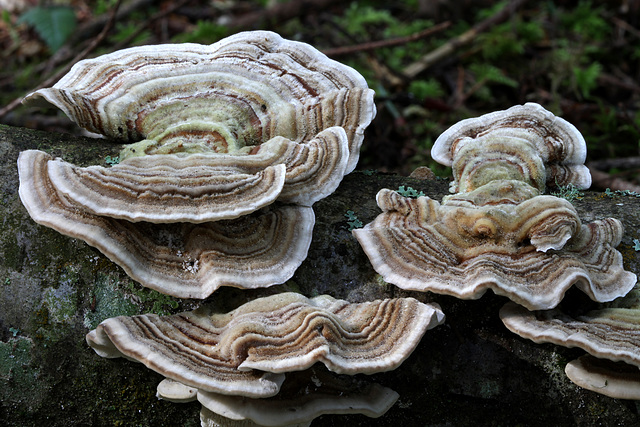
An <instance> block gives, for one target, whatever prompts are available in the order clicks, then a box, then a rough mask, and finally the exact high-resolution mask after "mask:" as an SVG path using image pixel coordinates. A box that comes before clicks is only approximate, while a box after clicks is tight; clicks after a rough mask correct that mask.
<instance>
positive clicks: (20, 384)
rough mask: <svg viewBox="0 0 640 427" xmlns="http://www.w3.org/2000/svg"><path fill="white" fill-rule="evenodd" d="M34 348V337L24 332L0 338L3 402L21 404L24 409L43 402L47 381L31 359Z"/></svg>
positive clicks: (8, 406) (8, 404) (0, 376)
mask: <svg viewBox="0 0 640 427" xmlns="http://www.w3.org/2000/svg"><path fill="white" fill-rule="evenodd" d="M33 348H34V344H33V341H31V340H30V339H29V338H25V337H21V336H16V337H11V338H9V340H8V341H7V342H0V402H1V405H0V406H3V407H5V408H13V407H14V406H15V405H18V406H17V407H19V408H22V409H23V410H25V409H27V408H29V410H31V409H33V408H35V407H38V406H40V404H41V399H42V396H44V393H43V390H46V388H47V387H48V384H47V382H46V381H43V378H42V375H41V373H40V369H39V368H38V367H35V366H34V364H33V363H32V362H33V360H32V359H33V357H32V350H33ZM9 410H12V409H9Z"/></svg>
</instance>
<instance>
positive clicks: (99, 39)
mask: <svg viewBox="0 0 640 427" xmlns="http://www.w3.org/2000/svg"><path fill="white" fill-rule="evenodd" d="M120 3H122V0H118V3H116V5H115V6H114V8H113V10H112V11H111V15H110V17H109V20H108V21H107V23H106V24H105V26H104V28H103V29H102V31H101V32H100V34H98V35H97V36H96V37H95V38H94V39H93V41H92V42H91V43H90V44H89V46H87V47H86V48H85V49H84V50H83V51H82V52H80V53H79V54H77V55H76V56H75V58H73V59H72V60H71V61H70V62H69V63H68V64H67V65H66V66H64V67H63V68H61V69H60V70H59V71H58V72H57V73H55V74H54V75H52V76H50V77H49V78H48V79H46V80H44V81H43V82H41V83H40V84H39V85H38V86H37V87H35V88H34V89H32V90H31V91H30V92H33V91H35V90H38V89H40V88H43V87H45V86H51V85H52V84H53V83H54V82H56V81H57V80H59V79H60V78H61V77H62V76H63V75H64V74H66V73H67V72H69V70H70V69H71V67H72V66H73V64H75V63H76V62H78V61H80V60H81V59H84V58H85V57H86V56H87V55H88V54H89V53H90V52H91V51H93V50H94V49H95V48H96V47H98V45H99V44H100V43H101V42H102V41H103V40H104V39H105V37H106V36H107V34H108V33H109V30H111V28H112V27H113V23H114V21H115V17H116V14H117V13H118V8H119V7H120ZM21 101H22V98H16V99H14V100H13V101H11V102H10V103H9V104H7V106H5V107H4V108H2V109H0V118H1V117H3V116H4V115H6V114H7V113H9V112H10V111H13V110H14V109H16V108H17V107H18V106H19V105H20V102H21Z"/></svg>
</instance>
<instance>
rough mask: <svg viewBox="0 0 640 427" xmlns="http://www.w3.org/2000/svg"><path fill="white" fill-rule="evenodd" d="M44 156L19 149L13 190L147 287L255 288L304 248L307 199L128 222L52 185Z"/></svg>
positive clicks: (289, 268) (37, 215)
mask: <svg viewBox="0 0 640 427" xmlns="http://www.w3.org/2000/svg"><path fill="white" fill-rule="evenodd" d="M55 162H56V161H54V160H52V159H51V157H50V156H48V155H47V154H45V153H42V152H40V151H35V150H30V151H25V152H23V153H21V154H20V157H19V159H18V164H19V165H20V169H21V173H20V188H19V193H20V198H21V200H22V202H23V204H24V205H25V206H26V207H27V210H28V211H29V215H31V217H32V218H33V219H34V221H36V222H37V223H39V224H43V225H46V226H48V227H51V228H53V229H55V230H56V231H58V232H60V233H62V234H65V235H68V236H71V237H75V238H80V239H82V240H84V241H85V242H87V243H88V244H90V245H91V246H94V247H96V248H98V249H99V250H100V251H101V252H102V253H104V254H105V255H106V256H107V257H109V258H110V259H111V260H112V261H113V262H115V263H116V264H118V265H120V266H121V267H122V268H123V269H124V270H125V272H126V273H127V274H128V275H129V276H130V277H131V278H133V279H134V280H137V281H138V282H140V283H141V284H142V285H144V286H146V287H150V288H153V289H155V290H157V291H160V292H162V293H164V294H168V295H172V296H175V297H179V298H206V297H207V296H209V295H210V294H211V293H212V292H214V291H215V290H216V289H217V288H219V287H220V286H233V287H240V288H258V287H266V286H271V285H273V284H277V283H283V282H285V281H286V280H288V279H289V278H290V277H291V276H293V273H294V272H295V270H296V269H297V268H298V266H299V265H300V264H301V263H302V261H303V260H304V259H305V258H306V256H307V251H308V249H309V245H310V244H311V237H312V231H313V226H314V223H315V216H314V214H313V209H312V208H310V207H304V206H296V205H285V206H269V207H266V208H263V209H262V210H261V211H258V212H254V213H252V214H249V215H244V216H242V217H240V218H236V219H230V220H223V221H215V222H205V223H201V224H194V223H187V222H182V223H174V224H153V223H149V222H138V223H133V222H130V221H127V220H123V219H116V218H111V217H107V216H99V215H95V214H92V213H90V212H88V211H87V210H85V209H84V208H83V207H82V206H80V205H78V204H77V203H76V202H75V201H73V200H71V199H70V198H68V197H67V196H66V195H65V194H62V193H59V192H58V191H56V190H55V189H54V188H53V186H52V184H51V180H50V179H49V175H48V168H49V166H50V165H51V164H52V163H55Z"/></svg>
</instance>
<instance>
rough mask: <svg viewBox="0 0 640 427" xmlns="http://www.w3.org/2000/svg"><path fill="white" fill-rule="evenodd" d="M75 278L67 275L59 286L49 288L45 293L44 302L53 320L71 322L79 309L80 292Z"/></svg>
mask: <svg viewBox="0 0 640 427" xmlns="http://www.w3.org/2000/svg"><path fill="white" fill-rule="evenodd" d="M74 282H75V280H74V279H72V278H68V277H65V278H64V280H63V282H62V284H61V285H60V286H59V287H58V288H53V287H51V288H47V289H45V290H44V293H43V302H44V304H45V305H46V307H47V309H48V311H49V317H50V320H51V321H52V322H56V323H70V322H71V319H72V318H73V317H74V316H75V314H76V312H77V310H78V304H77V299H78V293H77V288H76V287H75V286H74Z"/></svg>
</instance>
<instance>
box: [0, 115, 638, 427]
mask: <svg viewBox="0 0 640 427" xmlns="http://www.w3.org/2000/svg"><path fill="white" fill-rule="evenodd" d="M119 148H120V147H119V146H118V145H117V144H114V143H111V142H108V141H105V140H99V139H90V138H83V137H73V136H69V135H61V134H53V133H43V132H38V131H32V130H27V129H22V128H13V127H8V126H0V159H2V164H1V165H0V185H1V187H2V200H1V203H0V217H1V218H2V221H1V227H0V401H1V403H0V420H3V421H4V425H5V426H21V427H22V426H39V427H41V426H45V425H46V426H72V425H93V426H102V425H104V426H114V425H132V426H133V425H136V426H176V425H184V426H197V425H199V416H198V414H199V409H200V405H199V404H198V403H190V404H175V403H170V402H166V401H161V400H158V399H157V398H156V397H155V389H156V385H157V384H158V382H159V381H160V380H161V379H162V377H161V376H160V375H158V374H156V373H154V372H152V371H149V370H148V369H147V368H145V367H144V366H143V365H142V364H138V363H134V362H131V361H128V360H125V359H113V360H109V359H103V358H101V357H99V356H97V355H96V354H95V353H94V351H93V350H92V349H90V348H89V347H88V346H87V344H86V343H85V339H84V337H85V334H86V333H87V332H88V331H89V329H90V328H94V327H95V326H96V325H97V324H98V323H99V322H100V321H102V320H103V319H105V318H107V317H111V316H115V315H121V314H126V315H131V314H137V313H144V312H156V313H167V314H169V313H176V312H180V311H184V310H190V309H193V308H195V307H197V306H198V305H200V304H201V303H202V302H201V301H195V300H179V299H175V298H170V297H167V296H164V295H161V294H158V293H157V292H154V291H150V290H148V289H144V288H142V287H140V286H139V285H138V284H137V283H135V282H133V281H132V280H131V279H129V278H128V277H127V276H126V275H125V273H124V272H123V271H122V270H121V269H120V268H119V267H117V266H116V265H114V264H113V263H112V262H110V261H109V260H108V259H107V258H105V257H104V256H103V255H102V254H101V253H100V252H98V251H97V250H96V249H94V248H92V247H90V246H88V245H87V244H85V243H84V242H82V241H79V240H75V239H71V238H68V237H65V236H62V235H60V234H59V233H57V232H55V231H53V230H51V229H48V228H46V227H43V226H40V225H37V224H36V223H34V222H33V221H32V220H31V218H30V217H29V215H28V214H27V212H26V210H25V208H24V207H23V206H22V204H21V202H20V199H19V197H18V173H17V168H16V159H17V156H18V153H19V152H20V151H21V150H26V149H40V150H43V151H46V152H48V153H51V154H53V155H55V156H59V157H62V158H63V159H65V160H67V161H70V162H73V163H76V164H81V165H88V164H103V165H104V164H105V161H106V159H107V158H108V157H107V156H115V155H117V152H118V150H119ZM401 185H404V186H410V187H412V188H414V189H416V190H418V191H422V192H424V193H425V194H427V195H429V196H430V197H432V198H435V199H436V200H440V198H441V197H442V196H443V195H444V194H445V193H446V191H447V187H448V183H447V182H446V180H417V179H412V178H407V177H403V176H397V175H390V174H383V173H378V172H362V171H356V172H354V173H352V174H351V175H348V176H347V177H346V178H345V179H344V181H343V182H342V184H341V185H340V187H339V188H338V190H337V191H336V192H335V193H334V194H333V195H332V196H330V197H328V198H326V199H325V200H322V201H320V202H318V203H316V204H315V205H314V210H315V213H316V217H317V223H316V226H315V229H314V236H313V243H312V246H311V249H310V251H309V256H308V258H307V260H306V261H305V262H304V263H303V264H302V266H301V267H300V269H299V270H298V272H297V273H296V274H295V276H294V277H293V279H292V280H290V281H289V282H287V283H285V284H284V285H280V286H274V287H271V288H268V289H262V290H253V291H244V290H238V289H232V288H223V289H220V290H218V291H217V292H215V293H214V294H213V295H212V296H211V297H210V298H209V299H208V300H207V302H209V303H212V304H216V305H218V306H219V308H220V309H221V310H228V309H231V308H234V307H236V306H238V305H239V304H241V303H244V302H246V301H248V300H251V299H253V298H256V297H258V296H264V295H270V294H274V293H277V292H283V291H291V290H293V291H297V292H300V293H302V294H305V295H307V296H315V295H318V294H324V293H326V294H330V295H332V296H334V297H336V298H343V299H347V300H350V301H354V302H359V301H365V300H373V299H376V298H384V297H397V296H413V297H415V298H417V299H419V300H421V301H424V302H429V301H436V302H438V303H439V304H440V305H441V306H442V309H443V311H444V312H445V313H446V316H447V319H446V324H445V325H443V326H440V327H437V328H436V329H433V330H431V331H428V332H427V334H426V335H425V337H424V338H423V339H422V341H421V343H420V345H419V346H418V348H417V349H416V351H415V352H414V353H413V354H412V355H411V357H410V358H409V359H407V360H406V361H405V362H404V363H403V365H402V366H401V367H400V368H399V369H397V370H395V371H392V372H386V373H382V374H376V375H372V376H370V377H369V379H371V380H373V381H376V382H378V383H380V384H382V385H385V386H388V387H390V388H392V389H394V390H396V391H397V392H398V393H399V394H400V399H399V401H398V402H397V403H396V405H395V406H394V407H393V408H392V409H391V410H390V411H389V412H388V413H387V414H386V415H384V416H382V417H381V418H378V419H376V420H372V419H370V418H367V417H364V416H337V415H333V416H329V415H325V416H323V417H321V418H319V419H317V420H316V421H315V422H314V423H313V425H314V426H324V425H352V426H356V425H362V426H365V425H366V426H373V425H376V426H397V425H407V426H410V425H422V426H428V425H456V426H465V425H474V426H476V425H517V424H520V425H585V426H586V425H613V424H616V425H638V423H640V417H639V416H638V406H637V405H636V402H634V401H625V400H617V399H612V398H608V397H605V396H601V395H598V394H596V393H593V392H590V391H586V390H583V389H581V388H579V387H577V386H575V385H573V384H572V383H571V382H570V381H569V380H568V379H567V378H566V377H565V375H564V366H565V364H566V363H567V362H568V361H569V360H571V359H574V358H575V357H577V356H580V355H581V354H583V352H582V351H581V350H578V349H567V348H561V347H558V346H554V345H550V344H545V345H537V344H534V343H533V342H530V341H528V340H525V339H522V338H520V337H518V336H515V335H514V334H512V333H510V332H509V331H508V330H507V329H506V328H505V327H504V326H503V325H502V322H501V321H500V319H499V318H498V310H499V309H500V307H501V306H502V304H504V302H505V301H506V300H505V298H502V297H498V296H496V295H494V294H492V293H491V292H489V293H487V294H486V295H485V296H483V297H482V298H481V299H479V300H475V301H460V300H457V299H455V298H452V297H446V296H438V295H433V294H428V293H427V294H423V293H417V292H405V291H402V290H400V289H398V288H396V287H395V286H393V285H390V284H386V283H384V282H383V281H382V280H381V279H380V277H379V276H378V275H376V273H375V272H374V271H373V269H372V268H371V266H370V264H369V262H368V259H367V258H366V256H365V255H364V253H363V251H362V250H361V249H360V247H359V245H358V243H357V242H356V240H355V239H354V238H353V237H352V235H351V233H350V231H349V227H350V226H351V225H350V224H348V222H349V219H348V218H347V216H346V215H345V214H346V213H347V211H352V212H353V214H352V218H351V219H353V216H354V215H355V216H357V219H359V220H360V221H361V222H363V223H365V224H366V223H367V222H369V221H371V220H372V219H373V218H374V217H375V216H376V215H377V214H378V213H379V210H378V208H377V206H376V203H375V195H376V193H377V192H378V190H379V189H381V188H391V189H397V188H398V187H399V186H401ZM573 203H574V205H575V206H576V208H577V209H578V211H579V213H580V215H581V218H582V219H583V220H584V221H592V220H594V219H600V218H606V217H615V218H619V219H621V220H622V221H623V223H624V225H625V230H626V231H625V235H624V238H623V241H622V244H621V245H620V246H619V248H618V249H619V250H620V251H621V252H622V254H623V256H624V260H625V267H626V268H627V269H629V270H631V271H633V272H635V273H640V269H639V265H640V264H639V259H640V258H639V254H640V252H636V251H635V250H634V249H633V239H635V238H638V237H640V236H639V234H640V230H639V228H638V227H639V224H640V219H639V216H640V199H639V198H635V197H629V196H620V197H617V198H611V197H608V196H606V195H605V194H603V193H597V192H586V193H585V195H584V197H583V198H582V199H581V200H575V201H574V202H573ZM568 296H571V297H572V298H573V297H575V298H577V299H582V300H584V297H583V296H582V294H581V293H580V292H578V291H574V290H571V291H569V293H568Z"/></svg>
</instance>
